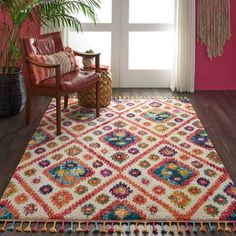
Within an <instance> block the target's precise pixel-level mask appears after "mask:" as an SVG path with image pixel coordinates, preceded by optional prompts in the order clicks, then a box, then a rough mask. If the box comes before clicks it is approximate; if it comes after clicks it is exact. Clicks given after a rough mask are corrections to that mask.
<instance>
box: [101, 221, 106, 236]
mask: <svg viewBox="0 0 236 236" xmlns="http://www.w3.org/2000/svg"><path fill="white" fill-rule="evenodd" d="M100 233H102V234H106V233H107V228H106V222H105V221H104V222H103V224H102V226H101V229H100Z"/></svg>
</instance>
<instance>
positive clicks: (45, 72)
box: [29, 47, 79, 85]
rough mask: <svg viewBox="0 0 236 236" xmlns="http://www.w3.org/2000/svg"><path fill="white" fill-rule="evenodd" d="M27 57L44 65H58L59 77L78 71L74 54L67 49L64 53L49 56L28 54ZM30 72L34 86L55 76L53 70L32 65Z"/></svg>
mask: <svg viewBox="0 0 236 236" xmlns="http://www.w3.org/2000/svg"><path fill="white" fill-rule="evenodd" d="M29 56H30V58H31V59H32V60H35V61H36V62H38V63H44V64H49V65H52V64H60V74H61V75H64V74H67V73H69V72H71V71H75V70H79V64H78V62H77V61H76V58H75V55H74V52H73V50H72V49H71V48H69V47H67V48H66V49H65V51H61V52H58V53H54V54H51V55H36V54H30V55H29ZM31 70H32V73H33V77H34V82H35V84H36V85H37V84H39V83H40V82H41V81H42V80H44V79H47V78H49V77H54V76H55V75H56V71H55V69H49V68H44V67H38V66H35V65H32V67H31Z"/></svg>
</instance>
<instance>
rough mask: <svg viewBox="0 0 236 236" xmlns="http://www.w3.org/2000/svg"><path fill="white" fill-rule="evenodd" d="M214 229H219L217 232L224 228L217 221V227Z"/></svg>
mask: <svg viewBox="0 0 236 236" xmlns="http://www.w3.org/2000/svg"><path fill="white" fill-rule="evenodd" d="M216 230H217V231H219V232H221V231H223V230H224V229H223V227H222V226H221V225H220V223H219V222H218V223H217V229H216Z"/></svg>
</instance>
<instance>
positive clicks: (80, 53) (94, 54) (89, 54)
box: [74, 51, 101, 72]
mask: <svg viewBox="0 0 236 236" xmlns="http://www.w3.org/2000/svg"><path fill="white" fill-rule="evenodd" d="M74 54H75V56H80V57H85V58H93V57H95V71H96V72H99V68H100V54H101V53H83V52H78V51H74Z"/></svg>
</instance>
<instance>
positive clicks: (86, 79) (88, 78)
mask: <svg viewBox="0 0 236 236" xmlns="http://www.w3.org/2000/svg"><path fill="white" fill-rule="evenodd" d="M60 78H61V80H60V81H61V89H62V90H63V91H71V92H73V91H74V92H76V91H78V90H79V89H80V88H83V87H86V86H88V85H89V84H93V83H95V82H96V81H98V80H99V79H100V74H99V73H94V72H93V71H91V72H90V71H89V72H87V71H86V72H83V71H73V72H70V73H68V74H65V75H61V77H60ZM38 86H39V87H44V88H56V78H55V77H52V78H48V79H45V80H43V81H41V83H40V84H39V85H38Z"/></svg>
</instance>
